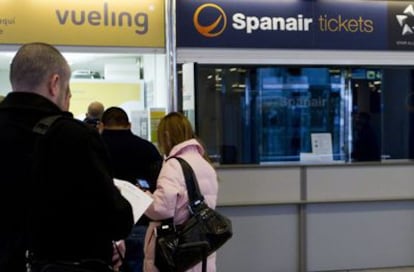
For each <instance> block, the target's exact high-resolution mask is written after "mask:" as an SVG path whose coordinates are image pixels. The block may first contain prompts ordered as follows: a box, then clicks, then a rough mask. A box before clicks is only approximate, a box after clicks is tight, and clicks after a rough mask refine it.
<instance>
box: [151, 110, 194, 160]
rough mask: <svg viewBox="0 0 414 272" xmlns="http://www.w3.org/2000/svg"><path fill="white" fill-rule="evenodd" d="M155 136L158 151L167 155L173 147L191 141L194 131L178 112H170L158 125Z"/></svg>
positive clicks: (185, 118)
mask: <svg viewBox="0 0 414 272" xmlns="http://www.w3.org/2000/svg"><path fill="white" fill-rule="evenodd" d="M157 136H158V147H159V148H160V151H161V152H162V153H163V154H166V155H168V154H169V153H170V151H171V149H172V148H173V147H174V146H175V145H177V144H180V143H182V142H185V141H187V140H190V139H193V138H194V131H193V128H192V126H191V123H190V121H189V120H188V119H187V117H185V116H184V115H183V114H181V113H179V112H171V113H169V114H167V115H166V116H164V117H163V118H162V119H161V121H160V123H159V124H158V130H157Z"/></svg>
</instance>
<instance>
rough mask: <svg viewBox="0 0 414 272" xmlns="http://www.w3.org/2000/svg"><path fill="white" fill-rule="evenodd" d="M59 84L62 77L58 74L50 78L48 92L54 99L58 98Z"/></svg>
mask: <svg viewBox="0 0 414 272" xmlns="http://www.w3.org/2000/svg"><path fill="white" fill-rule="evenodd" d="M59 83H60V77H59V75H58V74H53V75H51V76H50V78H49V82H48V86H47V87H48V90H49V94H50V95H51V96H52V97H56V96H57V95H58V93H59Z"/></svg>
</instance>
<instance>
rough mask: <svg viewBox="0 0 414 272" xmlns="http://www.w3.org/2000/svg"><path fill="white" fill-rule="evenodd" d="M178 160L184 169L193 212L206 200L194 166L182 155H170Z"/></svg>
mask: <svg viewBox="0 0 414 272" xmlns="http://www.w3.org/2000/svg"><path fill="white" fill-rule="evenodd" d="M170 158H174V159H176V160H178V162H179V163H180V165H181V168H182V169H183V173H184V178H185V184H186V186H187V192H188V198H189V199H190V205H189V207H190V210H191V212H192V213H193V211H194V208H195V207H196V206H197V205H199V204H201V203H202V202H203V201H204V196H203V195H202V194H201V192H200V187H199V186H198V182H197V178H196V176H195V174H194V171H193V168H191V166H190V165H189V164H188V162H187V161H186V160H184V159H183V158H180V157H175V156H174V157H170Z"/></svg>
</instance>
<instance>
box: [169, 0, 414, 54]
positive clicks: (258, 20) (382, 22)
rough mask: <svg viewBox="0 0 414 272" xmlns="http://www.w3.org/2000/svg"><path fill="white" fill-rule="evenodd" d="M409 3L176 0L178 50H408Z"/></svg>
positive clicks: (412, 42) (413, 43)
mask: <svg viewBox="0 0 414 272" xmlns="http://www.w3.org/2000/svg"><path fill="white" fill-rule="evenodd" d="M410 3H412V2H401V1H399V2H392V1H388V2H387V1H362V0H361V1H359V0H346V1H341V0H326V1H317V0H315V1H311V0H302V1H287V0H278V1H275V0H260V1H257V0H256V1H255V0H238V1H228V0H215V1H198V0H177V8H176V11H177V46H178V47H203V48H205V47H214V48H281V49H283V48H289V49H350V50H412V49H414V31H413V29H414V28H413V27H414V8H413V4H410Z"/></svg>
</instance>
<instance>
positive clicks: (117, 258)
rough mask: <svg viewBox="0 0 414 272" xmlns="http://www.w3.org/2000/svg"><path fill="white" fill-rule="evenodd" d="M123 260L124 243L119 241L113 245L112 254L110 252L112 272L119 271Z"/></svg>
mask: <svg viewBox="0 0 414 272" xmlns="http://www.w3.org/2000/svg"><path fill="white" fill-rule="evenodd" d="M124 258H125V241H124V240H120V241H117V242H114V243H113V252H112V265H113V267H114V271H119V269H120V268H121V265H122V261H123V260H124Z"/></svg>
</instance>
